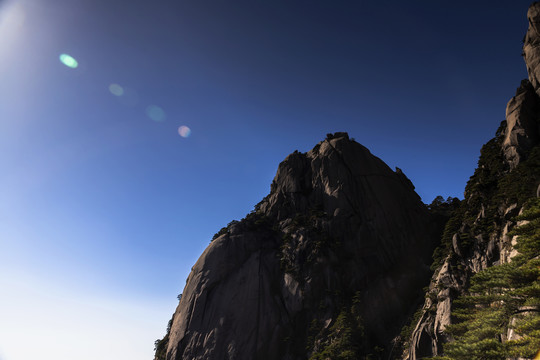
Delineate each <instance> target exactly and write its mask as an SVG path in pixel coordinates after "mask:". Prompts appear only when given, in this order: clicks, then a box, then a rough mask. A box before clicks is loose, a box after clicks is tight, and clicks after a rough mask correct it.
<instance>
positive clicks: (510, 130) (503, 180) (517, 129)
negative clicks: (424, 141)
mask: <svg viewBox="0 0 540 360" xmlns="http://www.w3.org/2000/svg"><path fill="white" fill-rule="evenodd" d="M527 16H528V20H529V29H528V32H527V35H526V37H525V41H524V46H523V55H524V58H525V63H526V65H527V70H528V72H529V79H528V80H523V81H522V83H521V85H520V87H519V88H518V90H517V92H516V95H515V96H514V97H513V98H512V99H511V100H510V101H509V102H508V105H507V108H506V120H505V121H503V122H502V123H501V125H500V127H499V129H498V130H497V133H496V135H495V138H493V139H492V140H490V141H489V142H488V143H486V144H485V145H484V146H483V147H482V150H481V155H480V159H479V161H478V168H477V169H476V171H475V173H474V175H473V176H472V177H471V178H470V180H469V182H468V183H467V187H466V189H465V199H464V201H463V202H462V204H461V207H460V208H459V209H458V211H457V212H456V214H455V215H454V217H453V218H452V219H451V220H450V221H449V222H448V224H447V226H446V229H445V233H444V236H443V239H442V244H441V247H439V248H438V249H437V250H436V252H435V263H434V264H433V266H432V268H434V269H436V271H435V273H434V275H433V278H432V281H431V284H430V286H429V290H428V292H427V294H426V299H425V303H424V305H423V307H422V309H421V310H420V311H419V312H418V313H417V314H418V315H419V319H415V320H417V322H415V324H413V328H414V331H413V332H412V335H411V337H410V339H409V340H408V348H407V349H406V350H405V351H404V353H403V358H404V359H411V360H413V359H414V360H415V359H421V358H426V357H431V356H434V355H440V354H441V353H442V345H443V344H444V343H446V342H448V341H450V340H451V339H450V338H449V336H448V335H447V334H446V333H445V332H444V330H445V328H446V327H447V326H448V325H449V324H451V323H453V321H454V317H453V313H452V310H453V302H454V300H455V299H456V298H457V297H458V296H459V295H461V294H463V293H464V292H465V291H466V290H467V288H468V286H469V280H470V278H471V276H472V275H473V274H476V273H478V272H479V271H481V270H483V269H486V268H487V267H490V266H493V265H496V264H501V263H507V262H509V261H511V258H512V257H513V256H514V255H515V254H516V251H515V249H514V245H515V241H516V239H515V237H512V236H509V235H508V233H509V232H510V231H511V230H512V229H513V228H514V227H515V226H516V222H515V221H514V220H513V219H514V218H515V217H516V215H518V214H519V213H520V211H522V207H523V205H524V204H525V202H526V201H527V200H528V199H530V198H532V197H535V196H539V192H540V188H539V183H540V98H539V96H538V95H539V94H540V83H539V82H538V79H539V78H540V33H539V29H540V4H539V3H534V4H533V5H531V7H530V9H529V11H528V15H527Z"/></svg>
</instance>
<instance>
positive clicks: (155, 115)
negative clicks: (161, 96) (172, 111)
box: [146, 105, 166, 122]
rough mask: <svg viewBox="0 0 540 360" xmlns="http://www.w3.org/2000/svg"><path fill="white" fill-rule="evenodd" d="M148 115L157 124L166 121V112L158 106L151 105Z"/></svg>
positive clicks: (147, 111)
mask: <svg viewBox="0 0 540 360" xmlns="http://www.w3.org/2000/svg"><path fill="white" fill-rule="evenodd" d="M146 115H148V117H149V118H150V119H152V120H154V121H156V122H162V121H165V117H166V115H165V111H163V109H162V108H160V107H159V106H156V105H150V106H149V107H147V108H146Z"/></svg>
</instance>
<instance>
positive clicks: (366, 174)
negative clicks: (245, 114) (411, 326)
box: [166, 133, 435, 360]
mask: <svg viewBox="0 0 540 360" xmlns="http://www.w3.org/2000/svg"><path fill="white" fill-rule="evenodd" d="M427 229H430V226H429V214H428V212H427V210H426V207H425V206H424V204H422V202H421V201H420V198H419V197H418V195H417V194H416V193H415V192H414V190H413V186H412V184H411V182H410V181H409V180H408V179H407V178H406V176H405V175H404V174H403V172H401V171H398V172H394V171H392V170H391V169H390V168H389V167H388V166H387V165H386V164H384V163H383V162H382V161H381V160H380V159H378V158H377V157H375V156H373V155H372V154H371V153H370V152H369V151H368V150H367V149H366V148H365V147H363V146H362V145H360V144H358V143H356V142H354V141H352V140H350V139H349V137H348V135H347V134H346V133H336V134H334V135H330V136H328V138H327V139H326V140H324V141H322V142H320V143H319V144H317V145H316V146H315V147H314V148H313V149H312V150H311V151H309V152H308V153H305V154H304V153H299V152H295V153H293V154H291V155H289V156H288V157H287V158H286V159H285V160H284V161H283V162H282V163H281V164H280V165H279V168H278V171H277V174H276V176H275V178H274V181H273V182H272V186H271V192H270V194H269V195H268V196H267V197H266V198H265V199H264V200H263V201H262V202H261V203H260V204H258V205H257V207H256V211H254V212H253V213H252V214H250V215H248V216H247V217H246V218H245V219H243V220H242V221H240V222H238V223H236V224H234V225H231V226H230V227H229V228H228V229H227V231H226V232H223V234H222V235H221V236H219V237H217V238H216V239H215V240H214V241H213V242H212V243H211V244H210V245H209V246H208V248H207V249H206V250H205V251H204V253H203V254H202V255H201V257H200V258H199V260H198V261H197V263H196V264H195V265H194V266H193V268H192V271H191V274H190V275H189V277H188V279H187V284H186V287H185V289H184V291H183V296H182V298H181V301H180V304H179V305H178V308H177V310H176V313H175V315H174V321H173V323H172V327H171V330H170V334H169V341H168V347H167V352H166V359H167V360H180V359H190V360H193V359H205V360H209V359H220V360H221V359H306V358H308V357H309V356H310V354H313V353H316V352H318V351H319V352H320V351H322V350H324V348H325V346H329V344H330V343H331V342H332V339H331V338H330V337H329V336H330V335H329V333H330V332H331V328H332V326H333V325H334V324H335V323H336V320H337V318H338V316H339V314H340V313H341V312H343V309H346V308H347V309H348V308H349V307H350V306H352V304H353V303H354V304H355V306H356V308H355V309H359V310H355V311H357V313H358V318H359V319H362V324H357V325H355V326H358V327H360V326H361V327H362V328H363V329H364V336H363V338H362V339H360V340H359V341H358V347H356V348H355V350H354V351H356V354H357V355H358V356H362V355H366V354H368V353H370V352H372V351H373V349H374V347H375V346H382V347H385V348H386V349H387V352H389V351H390V349H391V340H392V339H393V338H394V337H395V336H396V335H397V334H398V333H399V330H400V328H401V326H402V325H403V322H404V321H405V318H406V314H408V313H409V312H410V310H411V305H412V304H413V303H414V300H415V299H416V297H417V295H418V293H419V291H420V289H421V288H422V286H424V285H425V283H426V281H428V279H429V275H430V272H429V268H428V266H429V263H430V261H431V259H430V255H431V252H432V250H433V247H434V245H435V244H434V242H433V240H432V239H433V238H434V236H433V234H432V233H430V231H429V230H427Z"/></svg>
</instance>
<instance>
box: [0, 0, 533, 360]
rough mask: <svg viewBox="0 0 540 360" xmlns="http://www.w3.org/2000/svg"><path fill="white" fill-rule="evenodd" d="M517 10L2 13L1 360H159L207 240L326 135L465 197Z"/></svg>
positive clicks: (243, 1)
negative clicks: (349, 140) (290, 158)
mask: <svg viewBox="0 0 540 360" xmlns="http://www.w3.org/2000/svg"><path fill="white" fill-rule="evenodd" d="M529 4H530V1H521V0H512V1H484V0H479V1H474V2H470V1H462V0H460V1H433V0H430V1H427V0H426V1H420V0H417V1H395V0H388V1H375V0H370V1H368V0H365V1H364V0H358V1H345V0H336V1H322V0H310V1H307V0H303V1H302V0H287V1H285V0H227V1H225V0H160V1H142V0H130V1H127V0H47V1H43V0H0V79H1V81H0V166H1V169H2V171H1V172H0V199H1V201H0V360H30V359H36V358H38V357H39V358H40V359H42V360H52V359H54V360H68V359H70V360H71V359H73V358H76V359H78V360H90V359H102V360H113V359H114V360H118V359H126V360H150V359H152V358H153V345H154V341H155V340H156V339H158V338H161V337H163V335H164V334H165V331H166V326H167V322H168V320H169V319H170V317H171V315H172V313H173V312H174V310H175V307H176V304H177V299H176V296H177V295H178V294H179V293H181V292H182V289H183V287H184V285H185V279H186V278H187V275H188V274H189V271H190V269H191V266H192V265H193V264H194V263H195V261H196V260H197V258H198V256H199V255H200V254H201V253H202V251H203V250H204V248H205V247H206V246H207V245H208V243H209V242H210V239H211V238H212V235H213V234H214V233H216V232H217V231H218V230H219V229H220V228H221V227H223V226H225V225H226V224H227V223H228V222H230V221H231V220H233V219H236V220H238V219H241V218H243V217H244V216H245V215H246V214H247V213H248V212H249V211H251V210H252V209H253V207H254V205H255V204H256V203H258V202H259V201H260V200H261V199H262V198H263V197H264V196H265V195H267V194H268V192H269V190H270V184H271V182H272V179H273V177H274V175H275V172H276V170H277V167H278V165H279V163H280V162H281V161H282V160H283V159H284V158H285V157H286V156H287V155H288V154H289V153H291V152H293V151H294V150H299V151H302V152H305V151H308V150H310V149H311V148H312V147H313V146H314V145H315V144H316V143H317V142H319V141H321V140H323V139H324V138H325V136H326V134H327V133H331V132H336V131H347V132H348V133H349V135H350V136H351V137H353V138H355V139H356V141H358V142H360V143H361V144H363V145H364V146H366V147H367V148H369V149H370V151H371V152H372V153H373V154H374V155H376V156H378V157H380V158H381V159H382V160H383V161H385V162H386V163H387V164H388V165H389V166H390V167H392V168H394V167H396V166H397V167H399V168H401V169H402V170H403V171H404V173H405V174H406V175H407V176H408V177H409V178H410V179H411V180H412V182H413V183H414V185H415V186H416V191H417V192H418V194H419V195H420V196H421V197H422V199H423V201H424V202H426V203H430V202H431V200H433V198H434V197H435V196H437V195H442V196H444V197H445V198H446V197H448V196H455V197H459V198H462V197H463V190H464V187H465V184H466V181H467V180H468V178H469V176H471V175H472V173H473V171H474V168H475V167H476V163H477V159H478V155H479V150H480V147H481V146H482V144H484V143H485V142H486V141H488V140H489V139H490V138H491V137H493V135H494V133H495V131H496V129H497V127H498V125H499V123H500V122H501V121H502V120H504V115H505V107H506V103H507V102H508V101H509V100H510V98H511V97H512V96H513V95H514V93H515V90H516V88H517V87H518V86H519V83H520V81H521V79H523V78H526V76H527V74H526V69H525V66H524V63H523V59H522V57H521V41H522V38H523V36H524V34H525V31H526V29H527V20H526V11H527V7H528V5H529ZM62 55H63V56H62ZM61 59H62V60H63V62H62V61H61ZM75 62H76V66H75ZM68 65H70V66H68Z"/></svg>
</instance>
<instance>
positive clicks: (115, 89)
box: [109, 84, 124, 96]
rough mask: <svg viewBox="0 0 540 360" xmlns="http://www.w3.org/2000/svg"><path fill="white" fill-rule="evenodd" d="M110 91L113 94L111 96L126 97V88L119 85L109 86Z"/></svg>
mask: <svg viewBox="0 0 540 360" xmlns="http://www.w3.org/2000/svg"><path fill="white" fill-rule="evenodd" d="M109 91H110V92H111V94H113V95H116V96H122V95H124V88H123V87H121V86H120V85H118V84H111V85H109Z"/></svg>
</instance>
